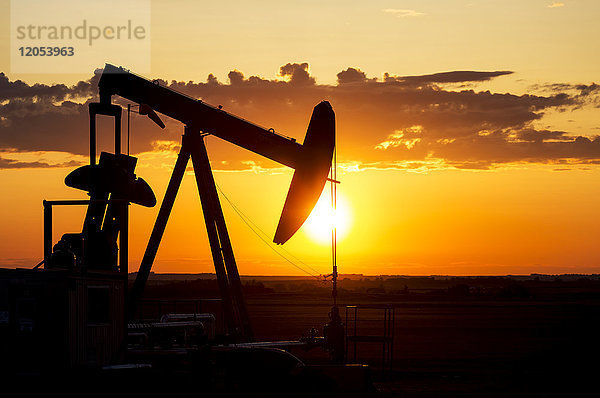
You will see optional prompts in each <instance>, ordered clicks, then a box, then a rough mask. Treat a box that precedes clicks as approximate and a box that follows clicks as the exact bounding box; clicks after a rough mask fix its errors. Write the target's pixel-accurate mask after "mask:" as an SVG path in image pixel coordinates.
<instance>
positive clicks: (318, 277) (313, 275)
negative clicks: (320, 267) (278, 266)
mask: <svg viewBox="0 0 600 398" xmlns="http://www.w3.org/2000/svg"><path fill="white" fill-rule="evenodd" d="M215 185H216V187H217V189H218V190H219V192H220V193H221V195H222V196H223V197H224V198H225V200H226V201H227V203H229V205H230V206H231V208H232V209H233V210H234V211H235V212H236V213H237V215H238V216H239V217H240V218H241V219H242V221H243V222H244V223H245V224H246V225H247V226H248V228H250V230H251V231H252V232H254V234H255V235H256V236H258V238H259V239H260V240H261V241H263V242H264V243H265V244H266V245H267V246H268V247H269V248H270V249H271V250H273V251H274V252H275V253H276V254H277V255H279V256H280V257H281V258H283V259H284V260H285V261H287V262H288V263H290V264H291V265H293V266H294V267H295V268H297V269H299V270H300V271H302V272H304V273H305V274H307V275H309V276H312V277H313V278H315V279H317V280H319V281H322V279H321V274H320V273H319V272H318V271H317V270H315V269H314V268H312V267H311V266H309V265H308V264H306V263H304V262H302V261H301V260H299V259H298V258H297V257H295V256H294V255H292V254H291V253H289V251H287V250H286V252H287V253H288V254H290V255H291V256H292V257H294V258H296V260H298V261H300V262H301V263H302V264H304V265H305V266H306V267H308V268H310V269H311V270H312V271H313V272H315V273H317V274H318V275H315V274H313V273H311V272H310V271H307V270H305V269H304V268H302V267H301V266H299V265H298V264H295V263H294V262H293V261H292V260H290V259H289V258H287V257H286V256H284V255H283V254H282V253H280V252H279V251H278V250H277V249H276V248H275V247H274V246H273V245H271V244H270V242H269V241H267V240H266V239H265V238H263V237H262V236H261V235H260V234H259V233H258V232H256V230H255V229H254V228H253V227H252V225H254V227H256V228H257V229H258V230H259V231H260V232H261V233H262V234H263V235H265V236H268V235H267V234H266V233H265V232H264V231H263V230H262V229H261V228H260V227H259V226H258V225H256V224H255V223H254V222H252V220H250V218H249V217H248V216H246V215H245V214H244V213H243V212H242V211H241V210H240V209H239V208H238V207H237V206H236V205H235V204H233V202H232V201H231V200H230V199H229V198H228V197H227V195H225V193H224V192H223V190H222V189H221V187H220V186H219V185H218V184H216V183H215ZM251 224H252V225H251Z"/></svg>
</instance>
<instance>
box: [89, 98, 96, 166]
mask: <svg viewBox="0 0 600 398" xmlns="http://www.w3.org/2000/svg"><path fill="white" fill-rule="evenodd" d="M92 105H93V103H92V104H90V105H89V110H90V165H92V166H94V165H95V164H96V111H95V110H94V109H92Z"/></svg>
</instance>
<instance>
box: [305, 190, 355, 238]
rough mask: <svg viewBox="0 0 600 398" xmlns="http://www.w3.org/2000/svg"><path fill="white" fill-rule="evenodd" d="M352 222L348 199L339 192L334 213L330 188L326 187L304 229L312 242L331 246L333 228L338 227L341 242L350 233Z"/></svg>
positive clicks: (338, 236) (337, 231)
mask: <svg viewBox="0 0 600 398" xmlns="http://www.w3.org/2000/svg"><path fill="white" fill-rule="evenodd" d="M351 221H352V217H351V215H350V205H349V203H348V201H347V200H346V198H345V197H344V196H343V195H340V193H339V191H338V193H337V206H336V210H335V211H334V210H333V208H332V206H331V193H330V189H329V186H326V187H325V189H324V190H323V193H322V194H321V197H320V198H319V201H318V202H317V204H316V205H315V208H314V209H313V211H312V213H310V216H308V219H307V220H306V223H305V224H304V227H303V228H302V229H303V230H304V233H305V234H307V235H308V236H309V237H310V238H311V239H312V240H314V241H316V242H318V243H321V244H331V229H332V228H333V226H334V225H335V227H336V233H337V240H338V242H339V241H340V240H342V239H344V237H345V236H346V235H347V234H348V232H349V231H350V224H351Z"/></svg>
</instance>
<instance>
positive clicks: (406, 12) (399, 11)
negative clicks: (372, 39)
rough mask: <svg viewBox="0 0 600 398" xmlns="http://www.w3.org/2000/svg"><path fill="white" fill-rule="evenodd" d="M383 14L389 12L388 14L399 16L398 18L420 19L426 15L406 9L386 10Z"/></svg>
mask: <svg viewBox="0 0 600 398" xmlns="http://www.w3.org/2000/svg"><path fill="white" fill-rule="evenodd" d="M383 12H387V13H388V14H393V15H395V16H397V17H398V18H405V17H420V16H423V15H425V13H423V12H419V11H415V10H404V9H398V8H385V9H384V10H383Z"/></svg>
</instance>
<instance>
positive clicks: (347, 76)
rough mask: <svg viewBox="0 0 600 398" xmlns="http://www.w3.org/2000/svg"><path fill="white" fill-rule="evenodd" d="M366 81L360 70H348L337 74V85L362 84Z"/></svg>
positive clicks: (363, 73)
mask: <svg viewBox="0 0 600 398" xmlns="http://www.w3.org/2000/svg"><path fill="white" fill-rule="evenodd" d="M366 80H367V75H366V74H365V72H363V71H361V70H360V69H355V68H348V69H346V70H343V71H341V72H340V73H338V74H337V81H338V83H339V84H344V83H356V82H360V83H362V82H364V81H366Z"/></svg>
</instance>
